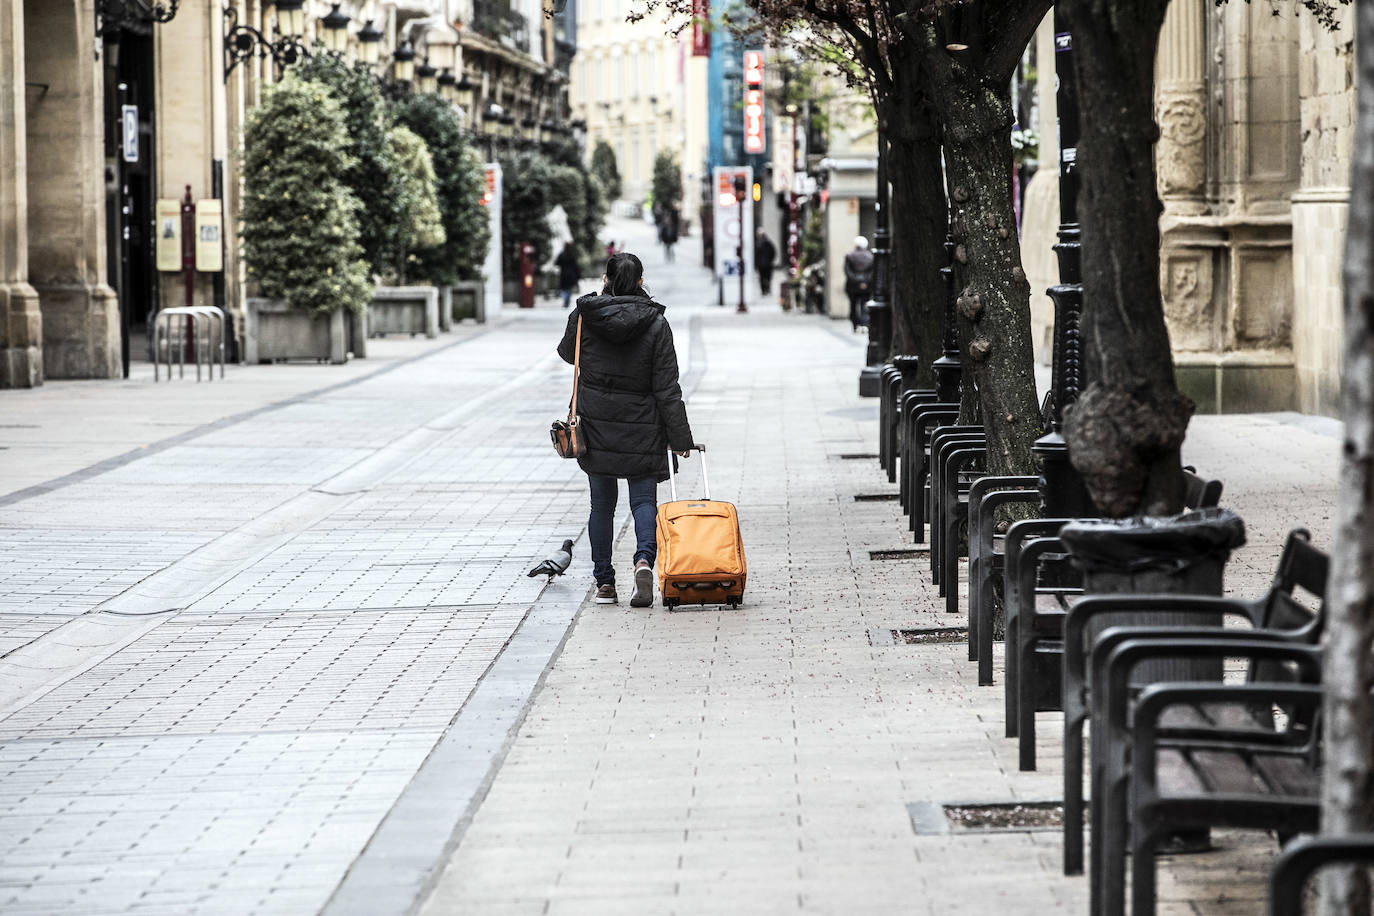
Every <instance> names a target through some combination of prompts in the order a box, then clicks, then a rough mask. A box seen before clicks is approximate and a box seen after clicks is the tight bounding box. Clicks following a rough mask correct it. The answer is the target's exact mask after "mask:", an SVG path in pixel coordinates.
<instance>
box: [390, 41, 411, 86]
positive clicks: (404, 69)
mask: <svg viewBox="0 0 1374 916" xmlns="http://www.w3.org/2000/svg"><path fill="white" fill-rule="evenodd" d="M391 60H392V64H391V76H392V78H393V79H395V80H396V82H398V83H408V82H410V81H411V80H413V79H414V78H415V49H414V48H412V47H411V46H410V42H408V41H407V42H403V43H402V44H401V46H400V47H399V48H397V49H396V52H395V53H394V54H392V55H391Z"/></svg>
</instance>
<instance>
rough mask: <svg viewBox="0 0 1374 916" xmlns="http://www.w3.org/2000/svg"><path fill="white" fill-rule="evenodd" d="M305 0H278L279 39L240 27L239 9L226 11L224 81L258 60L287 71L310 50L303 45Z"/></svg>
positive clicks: (277, 31)
mask: <svg viewBox="0 0 1374 916" xmlns="http://www.w3.org/2000/svg"><path fill="white" fill-rule="evenodd" d="M304 4H305V0H277V4H276V10H277V30H276V36H277V37H276V39H275V40H273V39H269V38H268V37H267V36H266V35H264V34H263V33H262V32H260V31H258V30H257V29H255V28H253V27H252V26H251V25H240V24H239V14H238V10H237V9H236V8H235V7H234V6H232V5H230V6H226V7H225V8H224V79H225V82H228V80H229V74H230V73H232V72H233V71H234V68H235V67H237V66H238V65H239V63H240V62H242V61H245V60H249V59H250V58H253V57H257V58H261V59H266V58H268V57H270V58H272V61H273V62H274V63H275V64H276V65H277V66H278V67H281V68H283V69H285V68H286V67H289V66H291V65H292V64H294V63H295V62H296V61H298V60H300V59H301V58H303V57H309V56H310V51H309V50H307V49H306V47H305V45H303V44H301V35H302V34H304V32H305V10H304Z"/></svg>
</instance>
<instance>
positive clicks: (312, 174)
mask: <svg viewBox="0 0 1374 916" xmlns="http://www.w3.org/2000/svg"><path fill="white" fill-rule="evenodd" d="M347 147H348V132H347V127H346V120H345V118H344V114H343V111H342V110H341V106H340V105H339V102H338V101H337V100H336V99H335V98H334V97H333V95H332V93H330V91H329V90H328V88H326V87H325V86H324V85H322V84H320V83H317V82H311V81H306V80H301V79H299V78H297V77H296V76H295V75H288V77H287V78H286V79H285V80H283V81H282V82H281V83H278V84H277V85H276V86H273V87H271V88H270V89H268V90H267V92H266V94H265V95H264V97H263V101H262V104H261V105H259V106H258V107H256V108H254V109H253V110H252V111H250V112H249V115H248V122H247V125H246V128H245V131H244V163H243V166H244V167H243V179H244V200H243V224H244V225H243V240H244V261H245V263H246V266H247V269H248V275H249V277H250V278H251V279H252V281H253V282H255V283H256V284H257V287H258V291H259V293H260V294H261V295H263V296H266V297H267V298H269V299H279V300H282V301H284V302H287V303H289V304H290V305H292V306H294V307H296V308H301V309H307V310H309V311H311V312H315V313H320V314H325V313H329V312H332V311H334V310H335V309H337V308H350V309H354V310H356V311H361V310H362V309H363V308H365V307H366V306H367V303H368V301H369V300H370V299H371V298H372V288H371V285H370V284H369V282H368V270H367V263H366V262H365V261H364V260H363V251H362V247H361V246H360V245H359V243H358V212H359V210H360V209H361V207H360V205H359V203H358V199H357V198H356V197H355V196H354V195H353V193H352V191H350V190H349V188H348V185H347V184H346V183H345V182H344V181H343V180H342V178H341V176H343V175H345V174H347V173H348V171H349V169H350V168H351V167H352V166H353V165H354V160H353V158H352V157H351V156H350V155H349V153H348V152H347Z"/></svg>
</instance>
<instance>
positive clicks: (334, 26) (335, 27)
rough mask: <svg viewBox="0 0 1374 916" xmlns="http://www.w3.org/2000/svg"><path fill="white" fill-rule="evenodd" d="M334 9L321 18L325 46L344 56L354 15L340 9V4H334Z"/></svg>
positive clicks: (329, 50) (327, 49)
mask: <svg viewBox="0 0 1374 916" xmlns="http://www.w3.org/2000/svg"><path fill="white" fill-rule="evenodd" d="M333 7H334V8H333V9H331V10H330V11H329V13H328V14H327V15H326V16H325V17H324V18H323V19H321V20H320V25H321V26H322V27H323V31H324V47H325V50H326V51H328V52H329V53H331V54H337V55H339V56H340V57H342V56H343V55H344V54H345V53H346V52H347V51H348V23H349V22H351V21H352V17H351V16H349V15H348V14H347V13H345V12H342V11H340V9H339V4H337V3H335V4H333Z"/></svg>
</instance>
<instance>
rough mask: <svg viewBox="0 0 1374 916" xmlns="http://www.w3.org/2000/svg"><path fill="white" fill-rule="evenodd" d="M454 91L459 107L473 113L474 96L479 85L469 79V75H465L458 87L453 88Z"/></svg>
mask: <svg viewBox="0 0 1374 916" xmlns="http://www.w3.org/2000/svg"><path fill="white" fill-rule="evenodd" d="M453 91H454V94H455V96H456V98H457V101H458V107H459V108H461V109H463V110H464V111H468V112H470V111H472V96H473V93H474V92H476V91H477V84H476V83H474V82H473V81H472V80H470V79H468V75H467V74H466V73H464V74H463V76H462V77H461V78H460V79H459V80H458V85H457V86H454V87H453ZM474 120H475V119H474Z"/></svg>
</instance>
